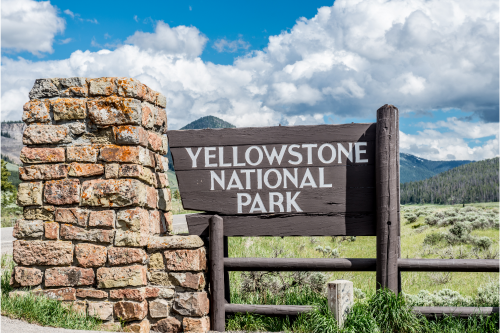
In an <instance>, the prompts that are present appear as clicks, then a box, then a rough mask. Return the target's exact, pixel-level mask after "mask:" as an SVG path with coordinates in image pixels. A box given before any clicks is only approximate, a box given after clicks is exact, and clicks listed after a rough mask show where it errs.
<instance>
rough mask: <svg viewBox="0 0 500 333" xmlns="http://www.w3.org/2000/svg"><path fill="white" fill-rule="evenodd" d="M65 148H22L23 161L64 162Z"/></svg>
mask: <svg viewBox="0 0 500 333" xmlns="http://www.w3.org/2000/svg"><path fill="white" fill-rule="evenodd" d="M65 159H66V158H65V155H64V148H28V147H23V149H21V161H22V162H23V163H64V161H65Z"/></svg>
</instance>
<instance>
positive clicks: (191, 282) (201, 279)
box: [169, 272, 205, 290]
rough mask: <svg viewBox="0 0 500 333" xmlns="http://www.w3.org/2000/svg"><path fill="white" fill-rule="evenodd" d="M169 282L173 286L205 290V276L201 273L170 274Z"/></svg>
mask: <svg viewBox="0 0 500 333" xmlns="http://www.w3.org/2000/svg"><path fill="white" fill-rule="evenodd" d="M169 275H170V281H172V284H173V285H174V286H179V287H183V288H190V289H196V290H203V289H204V288H205V275H204V274H203V273H189V272H186V273H170V274H169Z"/></svg>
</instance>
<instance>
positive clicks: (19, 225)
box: [12, 219, 44, 239]
mask: <svg viewBox="0 0 500 333" xmlns="http://www.w3.org/2000/svg"><path fill="white" fill-rule="evenodd" d="M43 224H44V223H43V221H42V220H22V219H19V220H17V221H16V224H15V225H14V229H13V230H12V236H13V237H14V238H17V239H22V238H41V237H42V236H43Z"/></svg>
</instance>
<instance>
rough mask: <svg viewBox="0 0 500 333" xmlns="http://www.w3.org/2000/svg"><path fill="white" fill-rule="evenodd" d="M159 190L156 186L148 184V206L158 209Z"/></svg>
mask: <svg viewBox="0 0 500 333" xmlns="http://www.w3.org/2000/svg"><path fill="white" fill-rule="evenodd" d="M158 201H159V200H158V192H157V190H156V188H154V186H146V207H148V208H153V209H156V208H157V207H158Z"/></svg>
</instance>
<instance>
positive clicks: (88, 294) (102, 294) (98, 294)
mask: <svg viewBox="0 0 500 333" xmlns="http://www.w3.org/2000/svg"><path fill="white" fill-rule="evenodd" d="M76 297H80V298H108V293H107V292H106V291H104V290H97V289H77V290H76Z"/></svg>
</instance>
